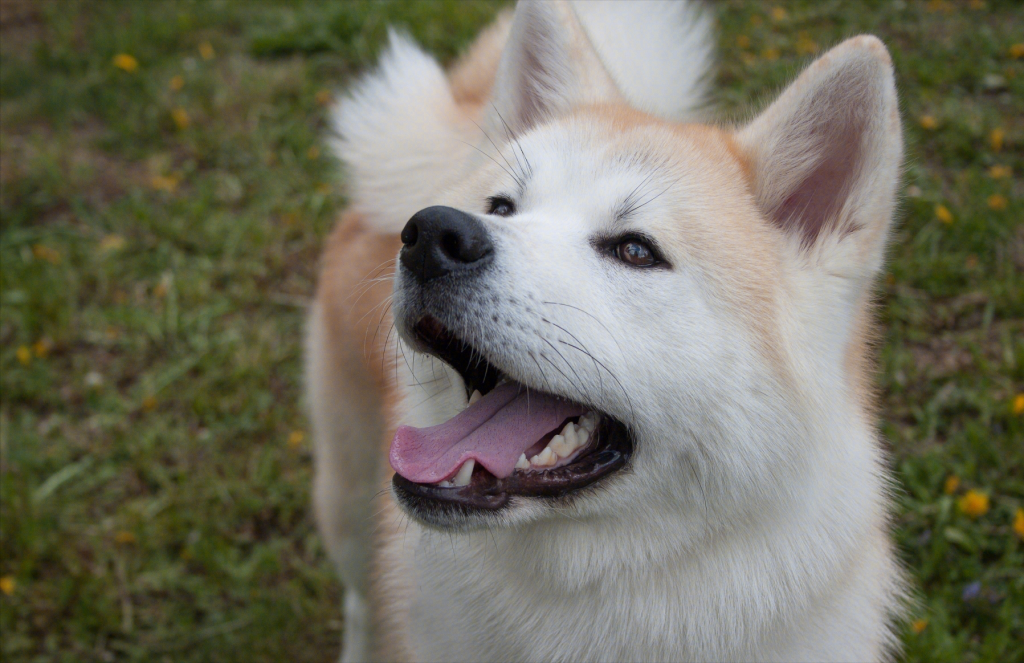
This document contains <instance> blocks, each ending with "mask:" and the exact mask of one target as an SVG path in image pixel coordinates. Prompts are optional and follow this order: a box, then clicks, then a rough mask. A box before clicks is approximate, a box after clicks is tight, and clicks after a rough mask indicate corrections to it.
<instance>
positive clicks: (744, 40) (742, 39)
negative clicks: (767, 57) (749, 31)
mask: <svg viewBox="0 0 1024 663" xmlns="http://www.w3.org/2000/svg"><path fill="white" fill-rule="evenodd" d="M736 45H737V46H739V47H740V48H750V37H748V36H747V35H740V36H739V37H736Z"/></svg>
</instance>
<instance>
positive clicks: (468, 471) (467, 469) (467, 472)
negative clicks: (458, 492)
mask: <svg viewBox="0 0 1024 663" xmlns="http://www.w3.org/2000/svg"><path fill="white" fill-rule="evenodd" d="M474 465H476V461H475V460H473V459H472V458H470V459H469V460H467V461H466V462H465V463H463V464H462V467H460V468H459V472H458V474H456V475H455V476H454V477H453V478H452V484H453V485H456V486H468V485H469V477H470V476H471V475H472V474H473V466H474Z"/></svg>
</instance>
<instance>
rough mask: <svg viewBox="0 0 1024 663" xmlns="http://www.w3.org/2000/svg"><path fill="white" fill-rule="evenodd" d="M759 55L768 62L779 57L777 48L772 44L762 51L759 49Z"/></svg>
mask: <svg viewBox="0 0 1024 663" xmlns="http://www.w3.org/2000/svg"><path fill="white" fill-rule="evenodd" d="M761 57H763V58H764V59H765V60H768V61H769V62H775V61H776V60H778V59H779V49H777V48H775V47H774V46H772V47H771V48H766V49H764V50H763V51H761Z"/></svg>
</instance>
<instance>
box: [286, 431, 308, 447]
mask: <svg viewBox="0 0 1024 663" xmlns="http://www.w3.org/2000/svg"><path fill="white" fill-rule="evenodd" d="M305 439H306V434H305V433H303V432H302V431H300V430H293V431H292V432H291V435H289V436H288V446H289V447H291V448H292V449H294V448H296V447H298V446H299V445H300V444H302V441H303V440H305Z"/></svg>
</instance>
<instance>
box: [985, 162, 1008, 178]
mask: <svg viewBox="0 0 1024 663" xmlns="http://www.w3.org/2000/svg"><path fill="white" fill-rule="evenodd" d="M1012 174H1013V171H1012V170H1010V167H1009V166H998V165H996V166H992V167H991V168H989V169H988V176H989V177H991V178H992V179H994V180H1003V179H1006V178H1008V177H1009V176H1010V175H1012Z"/></svg>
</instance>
